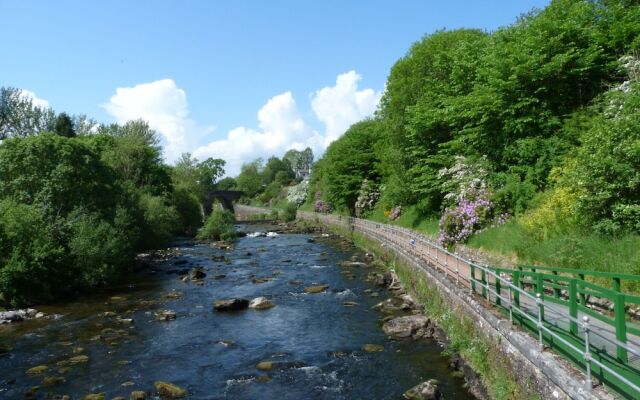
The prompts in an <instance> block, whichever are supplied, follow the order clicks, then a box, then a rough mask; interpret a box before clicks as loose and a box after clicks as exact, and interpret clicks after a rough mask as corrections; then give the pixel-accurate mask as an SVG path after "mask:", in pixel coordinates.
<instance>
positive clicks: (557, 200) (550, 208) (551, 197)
mask: <svg viewBox="0 0 640 400" xmlns="http://www.w3.org/2000/svg"><path fill="white" fill-rule="evenodd" d="M576 198H577V196H576V194H575V193H574V192H572V191H571V190H570V189H568V188H562V187H560V188H555V189H553V190H551V191H549V192H546V193H543V194H541V195H540V196H539V197H538V199H536V200H537V202H539V205H538V206H537V207H535V208H533V209H531V210H529V211H528V212H527V213H526V214H525V215H523V216H522V218H521V220H520V223H521V224H522V227H523V228H524V230H525V231H526V232H527V233H528V234H529V235H530V236H531V237H532V238H534V239H536V240H546V239H548V238H549V237H551V236H553V235H554V234H558V233H562V232H564V231H565V230H566V229H567V228H568V227H571V226H574V225H576V224H577V222H578V221H577V219H576V213H575V210H576Z"/></svg>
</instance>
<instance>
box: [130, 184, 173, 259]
mask: <svg viewBox="0 0 640 400" xmlns="http://www.w3.org/2000/svg"><path fill="white" fill-rule="evenodd" d="M139 205H140V209H141V210H142V212H143V216H144V220H143V224H142V227H141V234H140V239H141V240H140V247H141V248H143V249H153V248H158V247H160V246H162V245H164V244H165V243H167V241H168V240H169V239H170V238H171V235H172V233H174V232H175V229H176V226H178V224H179V220H180V216H179V215H178V213H177V211H176V209H175V208H174V207H173V206H172V205H170V204H168V201H167V199H166V198H165V197H161V196H153V195H151V194H149V193H142V194H141V195H140V200H139Z"/></svg>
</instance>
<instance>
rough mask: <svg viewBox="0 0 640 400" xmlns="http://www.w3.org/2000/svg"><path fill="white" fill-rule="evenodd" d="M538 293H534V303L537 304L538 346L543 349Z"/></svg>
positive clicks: (540, 306)
mask: <svg viewBox="0 0 640 400" xmlns="http://www.w3.org/2000/svg"><path fill="white" fill-rule="evenodd" d="M540 297H541V296H540V293H536V304H537V305H538V347H539V348H540V351H542V350H544V342H543V341H542V299H541V298H540Z"/></svg>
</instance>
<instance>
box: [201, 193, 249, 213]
mask: <svg viewBox="0 0 640 400" xmlns="http://www.w3.org/2000/svg"><path fill="white" fill-rule="evenodd" d="M242 195H244V192H241V191H239V190H211V191H209V193H207V196H206V197H205V201H204V204H203V205H202V208H203V209H204V210H203V211H204V215H205V216H206V215H209V214H211V211H212V207H213V201H214V200H219V201H220V204H221V205H222V208H223V209H225V210H228V211H231V212H232V213H233V212H235V210H234V209H233V202H234V201H236V200H238V199H239V198H240V197H242Z"/></svg>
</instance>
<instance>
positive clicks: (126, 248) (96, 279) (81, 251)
mask: <svg viewBox="0 0 640 400" xmlns="http://www.w3.org/2000/svg"><path fill="white" fill-rule="evenodd" d="M69 221H70V226H69V228H70V231H71V237H70V239H69V251H70V255H71V257H72V258H73V263H74V268H73V269H74V275H75V276H74V278H75V280H76V285H78V286H97V285H102V284H106V283H108V282H111V281H113V280H114V279H115V278H117V277H118V274H119V273H120V271H121V270H122V269H124V267H126V265H127V263H128V262H129V260H130V259H131V255H132V250H133V245H132V243H131V242H129V241H127V238H126V235H121V234H120V233H119V232H118V230H117V228H116V227H114V226H113V225H111V224H109V223H108V222H107V221H104V220H102V219H101V218H100V217H99V216H98V215H97V214H89V213H85V212H83V211H82V210H77V211H76V212H74V213H72V215H70V217H69Z"/></svg>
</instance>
